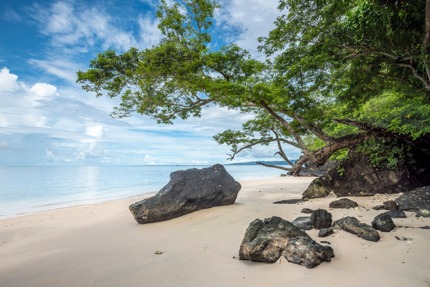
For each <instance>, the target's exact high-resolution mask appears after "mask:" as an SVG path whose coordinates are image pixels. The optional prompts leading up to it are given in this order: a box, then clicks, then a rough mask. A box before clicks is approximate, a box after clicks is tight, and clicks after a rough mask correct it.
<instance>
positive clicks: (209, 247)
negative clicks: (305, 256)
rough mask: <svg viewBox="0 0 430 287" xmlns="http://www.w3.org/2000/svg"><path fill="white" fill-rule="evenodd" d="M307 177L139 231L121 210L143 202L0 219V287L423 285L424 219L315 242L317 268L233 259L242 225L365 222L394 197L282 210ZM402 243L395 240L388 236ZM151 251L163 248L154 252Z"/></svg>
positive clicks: (245, 185) (248, 188)
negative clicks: (327, 258)
mask: <svg viewBox="0 0 430 287" xmlns="http://www.w3.org/2000/svg"><path fill="white" fill-rule="evenodd" d="M311 181H312V178H306V177H302V178H291V177H279V178H278V177H277V178H272V179H264V180H258V181H257V180H249V181H243V182H241V184H242V190H241V191H240V192H239V196H238V199H237V201H236V204H234V205H230V206H224V207H216V208H211V209H207V210H202V211H198V212H195V213H192V214H188V215H185V216H183V217H180V218H176V219H173V220H169V221H165V222H159V223H153V224H145V225H139V224H137V223H136V222H135V220H134V219H133V217H132V215H131V214H130V212H129V211H128V206H129V204H131V203H133V202H135V201H137V200H140V199H141V198H131V199H126V200H116V201H110V202H104V203H99V204H93V205H85V206H78V207H71V208H63V209H58V210H53V211H47V212H41V213H36V214H29V215H23V216H19V217H15V218H9V219H3V220H0V286H2V287H11V286H16V287H22V286H26V287H32V286H41V287H42V286H43V287H47V286H80V287H82V286H104V287H107V286H115V287H119V286H121V287H123V286H148V287H152V286H235V287H239V286H247V287H250V286H320V287H323V286H348V287H349V286H351V287H352V286H408V287H414V286H417V287H418V286H422V287H429V286H430V272H429V266H430V230H425V229H419V228H405V227H406V226H407V227H421V226H426V225H430V218H424V219H423V218H416V217H415V216H414V214H412V213H407V215H408V217H407V218H406V219H394V222H395V223H396V225H397V226H405V227H398V228H396V229H395V230H394V231H392V232H389V233H383V232H380V235H381V241H379V242H376V243H375V242H370V241H366V240H363V239H361V238H358V237H356V236H354V235H352V234H349V233H346V232H344V231H336V232H335V234H334V235H331V236H329V237H326V238H318V237H317V233H318V231H317V230H315V229H314V230H311V231H308V234H309V235H310V236H311V237H312V238H314V239H315V240H316V241H317V242H319V241H321V240H326V241H329V242H330V243H331V246H332V247H333V249H334V252H335V256H336V257H335V258H334V259H333V260H332V262H330V263H322V264H321V265H320V266H318V267H316V268H314V269H307V268H305V267H303V266H300V265H295V264H292V263H289V262H287V260H286V259H284V258H282V259H281V260H280V262H278V263H275V264H265V263H252V262H248V261H240V260H239V259H238V252H239V246H240V243H241V241H242V239H243V236H244V234H245V230H246V228H247V227H248V225H249V223H250V222H252V221H253V220H254V219H256V218H260V219H263V218H267V217H271V216H275V215H276V216H279V217H282V218H284V219H286V220H290V221H292V220H293V219H295V218H296V217H298V216H304V215H305V214H302V213H301V210H302V209H303V208H305V207H307V208H311V209H317V208H324V209H327V210H329V212H331V213H332V214H333V219H335V220H337V219H340V218H342V217H344V216H347V215H350V216H355V217H357V218H358V219H360V220H362V221H364V222H366V223H368V224H370V222H371V221H372V220H373V218H374V217H375V216H376V215H377V214H379V213H381V212H382V211H375V210H373V209H372V207H373V206H375V205H378V204H381V203H382V202H383V201H385V200H387V199H393V198H395V197H397V196H398V195H395V196H393V195H392V196H387V195H378V196H375V197H362V198H351V199H352V200H355V201H357V202H358V203H359V205H360V207H359V208H356V209H348V210H346V209H345V210H344V209H339V210H335V209H329V208H328V205H329V203H330V202H331V201H333V200H335V197H331V196H330V197H328V198H324V199H315V200H311V201H308V202H305V203H300V204H293V205H285V204H273V202H274V201H277V200H283V199H291V198H300V197H301V194H302V192H303V191H304V190H305V189H306V187H307V186H308V184H309V183H310V182H311ZM395 236H398V237H406V238H408V240H406V241H399V240H397V239H396V238H395ZM156 251H161V252H159V253H162V254H155V253H156Z"/></svg>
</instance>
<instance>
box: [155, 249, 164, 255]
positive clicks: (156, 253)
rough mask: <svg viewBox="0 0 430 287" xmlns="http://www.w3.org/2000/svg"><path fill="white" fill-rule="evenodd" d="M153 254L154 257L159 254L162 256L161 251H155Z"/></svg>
mask: <svg viewBox="0 0 430 287" xmlns="http://www.w3.org/2000/svg"><path fill="white" fill-rule="evenodd" d="M154 254H155V255H161V254H163V251H160V250H155V252H154Z"/></svg>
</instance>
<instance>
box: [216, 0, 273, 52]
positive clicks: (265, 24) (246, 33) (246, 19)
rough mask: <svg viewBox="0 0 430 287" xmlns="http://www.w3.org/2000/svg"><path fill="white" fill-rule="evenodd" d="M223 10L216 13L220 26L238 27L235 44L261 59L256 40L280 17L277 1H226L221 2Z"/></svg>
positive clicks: (264, 34) (265, 33)
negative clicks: (238, 31) (238, 32)
mask: <svg viewBox="0 0 430 287" xmlns="http://www.w3.org/2000/svg"><path fill="white" fill-rule="evenodd" d="M222 5H223V9H222V10H221V11H219V12H218V13H217V16H218V17H219V18H220V24H221V25H222V24H224V23H226V24H227V25H230V26H233V27H240V28H241V33H240V34H239V35H237V39H236V40H235V43H236V44H237V45H238V46H239V47H241V48H244V49H246V50H248V51H249V52H251V54H252V55H253V56H254V57H258V58H262V55H260V54H259V53H258V51H257V47H258V46H259V43H258V40H257V39H258V38H259V37H263V36H267V35H268V33H269V31H271V30H272V29H273V28H274V27H275V26H274V24H273V23H274V21H275V20H276V17H278V16H279V15H280V12H279V11H278V9H277V7H278V5H279V0H228V1H222Z"/></svg>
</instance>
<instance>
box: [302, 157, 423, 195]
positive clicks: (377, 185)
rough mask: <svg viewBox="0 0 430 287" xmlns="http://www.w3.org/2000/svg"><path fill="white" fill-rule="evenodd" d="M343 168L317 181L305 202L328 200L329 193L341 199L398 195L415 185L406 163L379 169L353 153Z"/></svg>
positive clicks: (328, 172) (309, 190)
mask: <svg viewBox="0 0 430 287" xmlns="http://www.w3.org/2000/svg"><path fill="white" fill-rule="evenodd" d="M341 167H342V170H343V172H342V173H340V172H339V171H338V168H330V169H328V171H327V173H326V175H324V176H323V177H320V178H317V179H315V180H314V181H313V182H312V183H311V184H310V185H309V187H308V189H306V190H305V192H304V193H303V195H302V196H303V198H318V197H325V196H327V195H328V194H329V193H330V191H333V192H334V193H335V194H336V196H338V197H343V196H368V195H374V194H377V193H399V192H406V191H408V190H409V189H410V188H411V186H413V184H414V183H412V182H411V177H410V173H409V170H408V167H407V165H406V164H405V163H403V162H400V163H399V164H398V167H397V168H395V169H384V168H378V167H374V166H373V165H372V164H371V163H370V161H369V160H368V159H367V158H366V157H364V156H363V155H361V154H357V153H352V154H350V156H349V157H348V160H346V161H344V162H342V163H341ZM415 184H416V183H415Z"/></svg>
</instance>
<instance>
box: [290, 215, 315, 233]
mask: <svg viewBox="0 0 430 287" xmlns="http://www.w3.org/2000/svg"><path fill="white" fill-rule="evenodd" d="M292 223H293V224H294V225H295V226H297V227H298V228H300V229H302V230H311V229H312V228H314V227H313V225H312V222H311V217H310V216H300V217H297V218H296V219H294V220H293V221H292Z"/></svg>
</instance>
